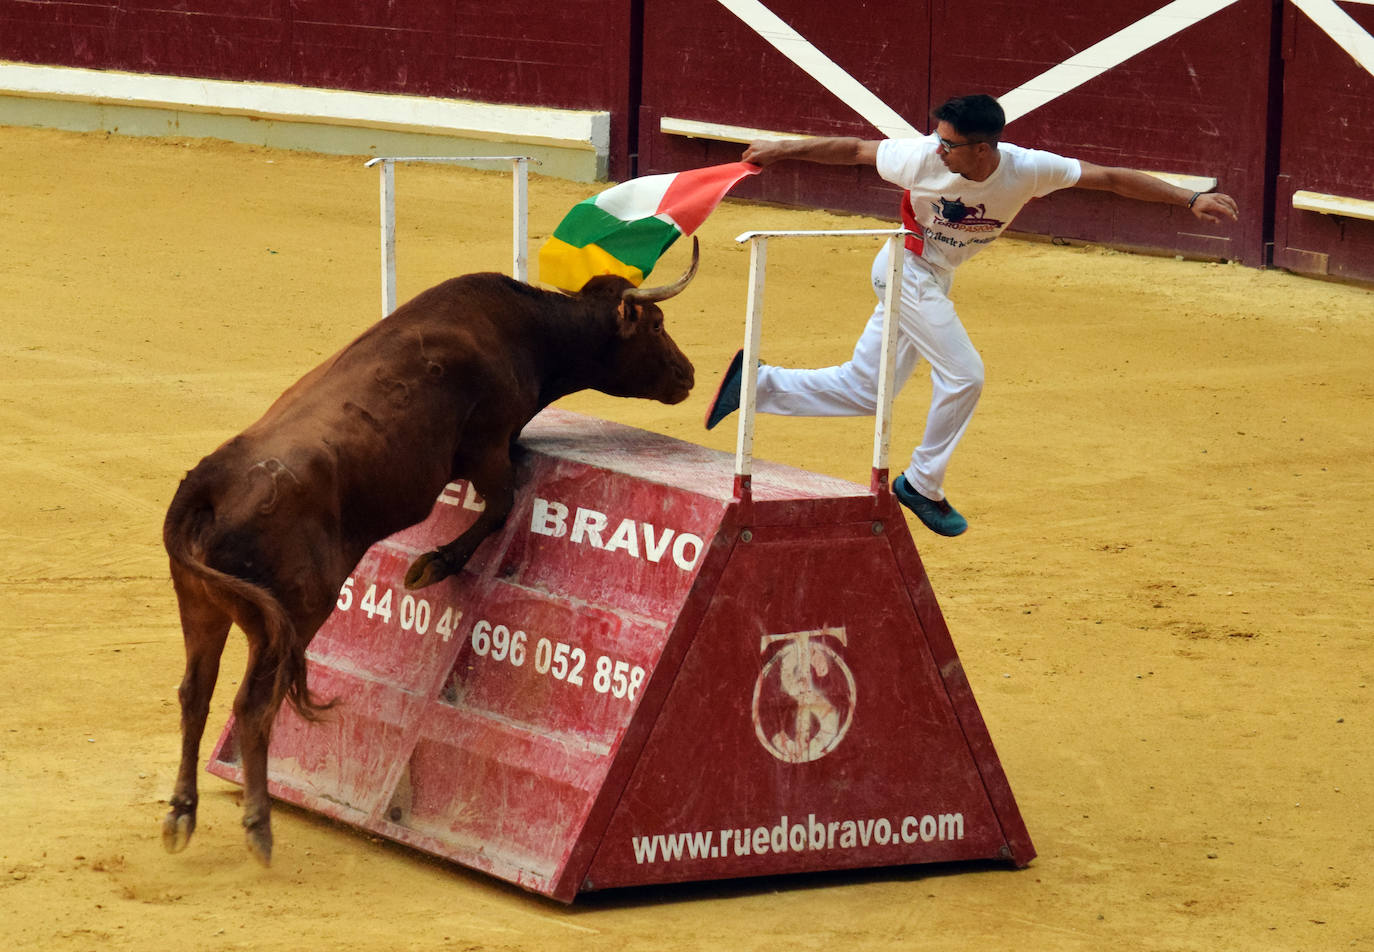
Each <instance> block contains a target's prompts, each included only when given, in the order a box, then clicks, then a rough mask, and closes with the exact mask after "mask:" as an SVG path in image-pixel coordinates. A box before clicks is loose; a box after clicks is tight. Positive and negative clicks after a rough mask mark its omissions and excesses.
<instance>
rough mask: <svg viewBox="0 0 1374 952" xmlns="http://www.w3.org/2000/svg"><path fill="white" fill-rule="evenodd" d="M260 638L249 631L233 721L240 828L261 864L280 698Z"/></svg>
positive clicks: (268, 838)
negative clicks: (244, 670)
mask: <svg viewBox="0 0 1374 952" xmlns="http://www.w3.org/2000/svg"><path fill="white" fill-rule="evenodd" d="M263 644H264V642H263V640H262V638H261V637H259V636H258V633H256V632H251V631H250V632H249V633H248V670H247V673H246V674H245V675H244V679H243V686H242V687H240V688H239V693H238V696H237V697H236V698H234V725H235V729H236V730H237V731H238V739H239V754H240V756H241V758H242V763H243V831H244V837H245V839H246V840H247V843H248V852H250V853H252V854H253V858H254V859H256V860H257V861H258V862H259V863H261V864H262V865H264V866H268V865H270V864H271V862H272V801H271V799H270V798H269V797H268V795H267V745H268V741H269V740H270V739H271V736H272V721H273V720H274V719H275V717H276V714H277V709H278V708H279V707H280V706H281V702H280V701H279V700H278V701H274V700H273V687H274V683H275V679H276V669H275V666H274V665H272V664H269V663H268V662H267V660H266V658H265V657H264V652H263V651H262V647H263Z"/></svg>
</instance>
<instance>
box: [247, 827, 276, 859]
mask: <svg viewBox="0 0 1374 952" xmlns="http://www.w3.org/2000/svg"><path fill="white" fill-rule="evenodd" d="M243 835H244V839H245V841H246V842H247V843H248V852H249V853H251V854H252V856H253V858H254V859H255V860H257V861H258V862H259V863H260V864H261V865H263V866H271V865H272V827H270V826H269V825H268V824H266V823H258V824H254V825H253V826H249V827H245V828H244V831H243Z"/></svg>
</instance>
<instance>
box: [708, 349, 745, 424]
mask: <svg viewBox="0 0 1374 952" xmlns="http://www.w3.org/2000/svg"><path fill="white" fill-rule="evenodd" d="M743 369H744V351H743V350H742V349H741V350H737V351H735V356H734V357H733V358H731V360H730V366H729V367H726V368H725V376H723V377H721V378H720V387H719V388H717V390H716V396H715V399H713V400H712V401H711V406H710V408H709V409H708V410H707V411H706V429H708V430H711V429H715V426H716V424H717V423H719V422H720V421H721V420H724V419H725V418H726V417H728V416H729V415H730V414H732V413H734V412H735V411H736V410H738V409H739V391H740V387H741V386H742V385H743V383H744V373H743Z"/></svg>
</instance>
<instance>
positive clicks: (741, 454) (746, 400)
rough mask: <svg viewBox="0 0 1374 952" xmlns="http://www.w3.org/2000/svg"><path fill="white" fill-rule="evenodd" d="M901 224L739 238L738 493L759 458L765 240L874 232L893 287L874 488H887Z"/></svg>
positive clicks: (888, 298)
mask: <svg viewBox="0 0 1374 952" xmlns="http://www.w3.org/2000/svg"><path fill="white" fill-rule="evenodd" d="M909 234H911V232H909V231H907V230H906V229H904V228H897V229H886V228H882V229H869V228H862V229H836V230H824V231H747V232H745V233H744V234H742V235H739V236H738V237H736V238H735V241H737V242H740V243H743V242H745V241H747V242H749V300H748V304H747V305H746V314H745V319H744V356H743V360H744V364H743V366H742V368H741V369H742V370H743V375H742V377H741V380H740V408H739V436H738V440H737V442H736V449H735V495H736V496H737V497H739V498H741V499H746V500H747V499H748V498H749V497H750V493H751V490H752V486H751V477H752V474H753V464H754V416H755V410H756V406H755V404H756V402H757V398H758V362H759V348H760V344H761V340H762V330H763V286H764V273H765V270H766V267H765V266H766V263H767V256H766V254H765V248H766V246H765V242H766V241H767V239H769V238H784V237H815V236H822V237H826V236H828V237H849V236H873V237H883V238H886V239H887V242H888V243H887V249H888V256H887V264H888V272H887V287H886V289H885V290H884V294H883V336H882V356H881V362H880V364H879V367H878V393H877V395H876V396H877V406H876V408H875V409H874V422H873V474H872V479H871V484H870V485H871V491H872V492H874V493H882V492H886V491H887V475H888V468H887V467H888V451H889V449H890V448H891V445H892V402H893V399H894V398H895V397H896V393H897V386H896V376H897V341H898V339H899V337H900V333H899V330H900V326H901V310H902V266H903V264H904V260H903V259H904V255H903V248H904V243H905V239H906V236H907V235H909Z"/></svg>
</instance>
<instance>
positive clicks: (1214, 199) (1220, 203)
mask: <svg viewBox="0 0 1374 952" xmlns="http://www.w3.org/2000/svg"><path fill="white" fill-rule="evenodd" d="M1239 211H1240V206H1239V205H1237V204H1236V200H1235V199H1234V198H1232V197H1231V196H1230V195H1223V194H1222V193H1221V192H1203V193H1202V194H1201V195H1199V196H1198V197H1197V200H1196V201H1194V202H1193V208H1192V212H1193V214H1194V215H1196V216H1197V217H1198V218H1200V219H1202V220H1203V221H1210V222H1217V221H1221V220H1222V218H1229V219H1231V221H1235V220H1236V216H1237V213H1238V212H1239Z"/></svg>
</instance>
